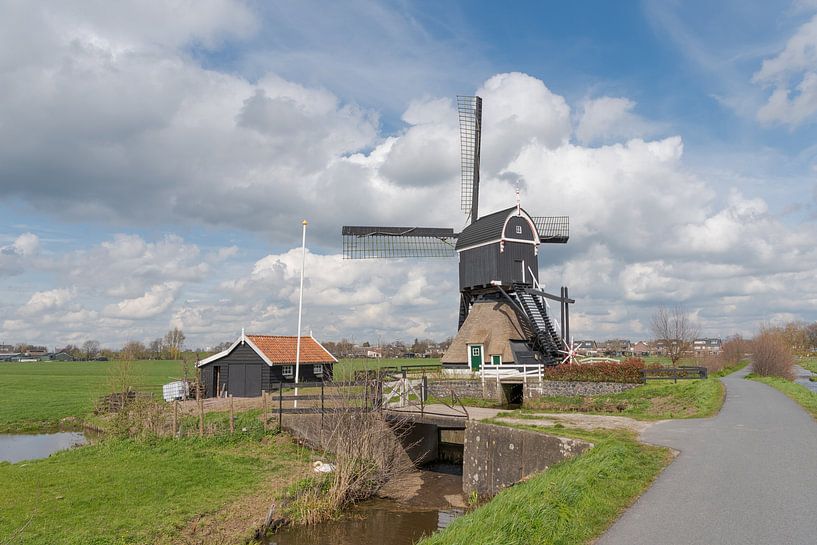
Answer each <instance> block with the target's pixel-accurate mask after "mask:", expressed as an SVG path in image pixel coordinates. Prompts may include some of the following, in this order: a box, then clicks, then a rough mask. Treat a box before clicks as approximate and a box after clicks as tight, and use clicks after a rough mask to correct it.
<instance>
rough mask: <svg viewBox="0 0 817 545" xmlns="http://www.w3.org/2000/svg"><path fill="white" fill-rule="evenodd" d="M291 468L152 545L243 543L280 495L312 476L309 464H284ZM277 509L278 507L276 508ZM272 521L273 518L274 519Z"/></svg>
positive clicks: (282, 439) (280, 439) (261, 521)
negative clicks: (294, 484)
mask: <svg viewBox="0 0 817 545" xmlns="http://www.w3.org/2000/svg"><path fill="white" fill-rule="evenodd" d="M278 441H291V439H289V438H286V437H282V436H279V437H275V438H273V439H272V442H278ZM285 463H286V464H287V465H289V466H290V467H289V468H288V470H287V471H282V472H278V473H277V474H276V476H275V477H271V478H269V479H267V480H266V481H264V482H263V483H262V484H260V485H259V486H258V487H257V488H256V489H254V490H252V491H248V493H247V494H246V495H244V496H241V497H240V498H237V499H235V500H233V501H232V502H230V503H228V504H227V505H225V506H223V507H221V508H219V509H217V510H215V511H213V512H210V513H204V514H201V515H199V516H197V517H195V518H194V519H192V520H190V521H189V522H188V523H187V525H185V526H184V527H183V528H181V529H180V530H179V533H178V534H176V535H174V536H172V538H169V537H165V538H162V539H160V540H158V541H157V542H156V544H155V545H170V544H171V543H172V544H173V545H177V544H182V545H216V544H218V545H221V544H227V543H246V542H248V541H250V540H251V539H252V538H253V537H254V535H255V530H256V528H259V527H260V526H261V525H262V524H263V523H264V522H265V521H266V519H267V516H268V514H269V511H270V507H271V506H273V505H274V503H275V498H277V497H279V496H280V495H281V491H282V490H283V489H284V488H285V487H287V486H289V485H290V484H292V483H294V482H295V481H297V480H298V479H300V478H303V477H306V476H309V475H311V474H312V471H311V466H310V464H309V463H308V462H298V461H290V462H285ZM276 507H277V505H276ZM273 518H275V515H273Z"/></svg>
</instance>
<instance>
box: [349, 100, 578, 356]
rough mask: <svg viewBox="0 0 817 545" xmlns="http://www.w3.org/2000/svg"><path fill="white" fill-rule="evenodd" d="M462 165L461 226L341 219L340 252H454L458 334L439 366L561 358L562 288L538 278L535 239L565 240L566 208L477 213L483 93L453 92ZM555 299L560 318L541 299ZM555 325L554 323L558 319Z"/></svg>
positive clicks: (564, 333)
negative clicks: (542, 212) (557, 290)
mask: <svg viewBox="0 0 817 545" xmlns="http://www.w3.org/2000/svg"><path fill="white" fill-rule="evenodd" d="M457 106H458V111H459V121H460V150H461V165H462V184H461V186H462V187H461V189H462V193H461V202H460V205H461V208H462V210H463V211H464V212H466V213H467V214H468V217H469V220H470V223H469V225H468V226H467V227H465V229H463V230H462V232H460V233H456V232H454V229H452V228H437V227H367V226H344V227H343V230H342V234H343V256H344V258H346V259H371V258H404V257H453V256H455V255H459V263H460V268H459V272H460V274H459V277H460V313H459V327H458V333H457V336H456V337H455V339H454V342H453V343H452V345H451V348H450V349H449V350H448V352H446V354H445V356H444V357H443V360H442V361H443V364H444V365H445V366H446V367H470V368H471V369H478V368H479V367H480V366H481V365H483V364H486V363H491V364H501V363H517V364H533V363H542V364H546V365H555V364H558V363H560V362H563V361H565V360H566V359H569V357H570V356H568V358H565V357H564V355H565V354H568V353H569V352H571V351H572V347H570V345H569V344H568V342H567V339H569V338H570V330H569V325H568V324H569V313H568V305H569V304H570V303H573V302H574V301H573V300H572V299H569V297H568V293H567V288H562V291H561V294H560V295H559V296H556V295H552V294H549V293H546V292H544V291H543V290H542V289H541V288H540V286H539V282H538V276H539V263H538V253H539V246H540V244H543V243H548V244H554V243H556V244H564V243H566V242H567V239H568V235H569V224H568V218H567V217H566V216H531V215H529V214H528V213H527V212H526V211H525V210H524V209H523V208H522V207H521V206H520V204H519V194H518V192H517V199H516V206H513V207H510V208H507V209H505V210H500V211H499V212H494V213H492V214H489V215H487V216H483V217H479V162H480V143H481V137H482V99H481V98H480V97H473V96H460V97H457ZM548 299H550V300H554V301H558V302H559V303H560V314H561V320H560V323H561V325H560V326H559V328H560V331H559V332H557V330H556V326H554V323H555V317H554V316H551V315H550V314H549V312H548V311H549V305H548V303H547V300H548ZM557 325H558V324H557Z"/></svg>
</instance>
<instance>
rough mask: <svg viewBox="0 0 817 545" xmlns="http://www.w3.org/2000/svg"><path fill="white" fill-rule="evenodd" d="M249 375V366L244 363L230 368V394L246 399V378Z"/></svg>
mask: <svg viewBox="0 0 817 545" xmlns="http://www.w3.org/2000/svg"><path fill="white" fill-rule="evenodd" d="M246 374H247V366H246V365H244V364H243V363H234V364H232V365H231V366H230V373H229V374H228V375H227V380H228V381H229V383H230V386H229V390H230V393H231V394H232V395H234V396H236V397H245V396H246V395H247V394H246V393H245V392H244V377H245V376H246Z"/></svg>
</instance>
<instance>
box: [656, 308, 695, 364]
mask: <svg viewBox="0 0 817 545" xmlns="http://www.w3.org/2000/svg"><path fill="white" fill-rule="evenodd" d="M650 325H651V328H652V333H653V335H654V336H655V340H656V341H658V342H662V343H664V345H665V346H666V350H667V356H669V359H670V360H671V361H672V364H673V365H675V364H676V363H678V360H680V359H681V356H683V355H684V354H685V353H687V352H689V351H690V350H691V349H692V343H693V341H695V338H696V337H697V336H698V326H697V325H696V324H695V323H694V322H693V321H692V318H691V317H690V316H689V313H688V312H687V311H686V310H685V309H684V308H682V307H679V306H676V307H673V308H671V309H669V308H667V307H660V308H659V309H658V310H656V311H655V314H653V315H652V322H651V324H650Z"/></svg>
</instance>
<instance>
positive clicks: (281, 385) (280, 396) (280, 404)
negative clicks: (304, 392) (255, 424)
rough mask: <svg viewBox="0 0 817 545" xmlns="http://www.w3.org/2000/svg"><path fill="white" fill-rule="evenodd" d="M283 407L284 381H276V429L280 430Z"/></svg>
mask: <svg viewBox="0 0 817 545" xmlns="http://www.w3.org/2000/svg"><path fill="white" fill-rule="evenodd" d="M283 407H284V383H283V382H279V383H278V431H281V428H282V424H283Z"/></svg>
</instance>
